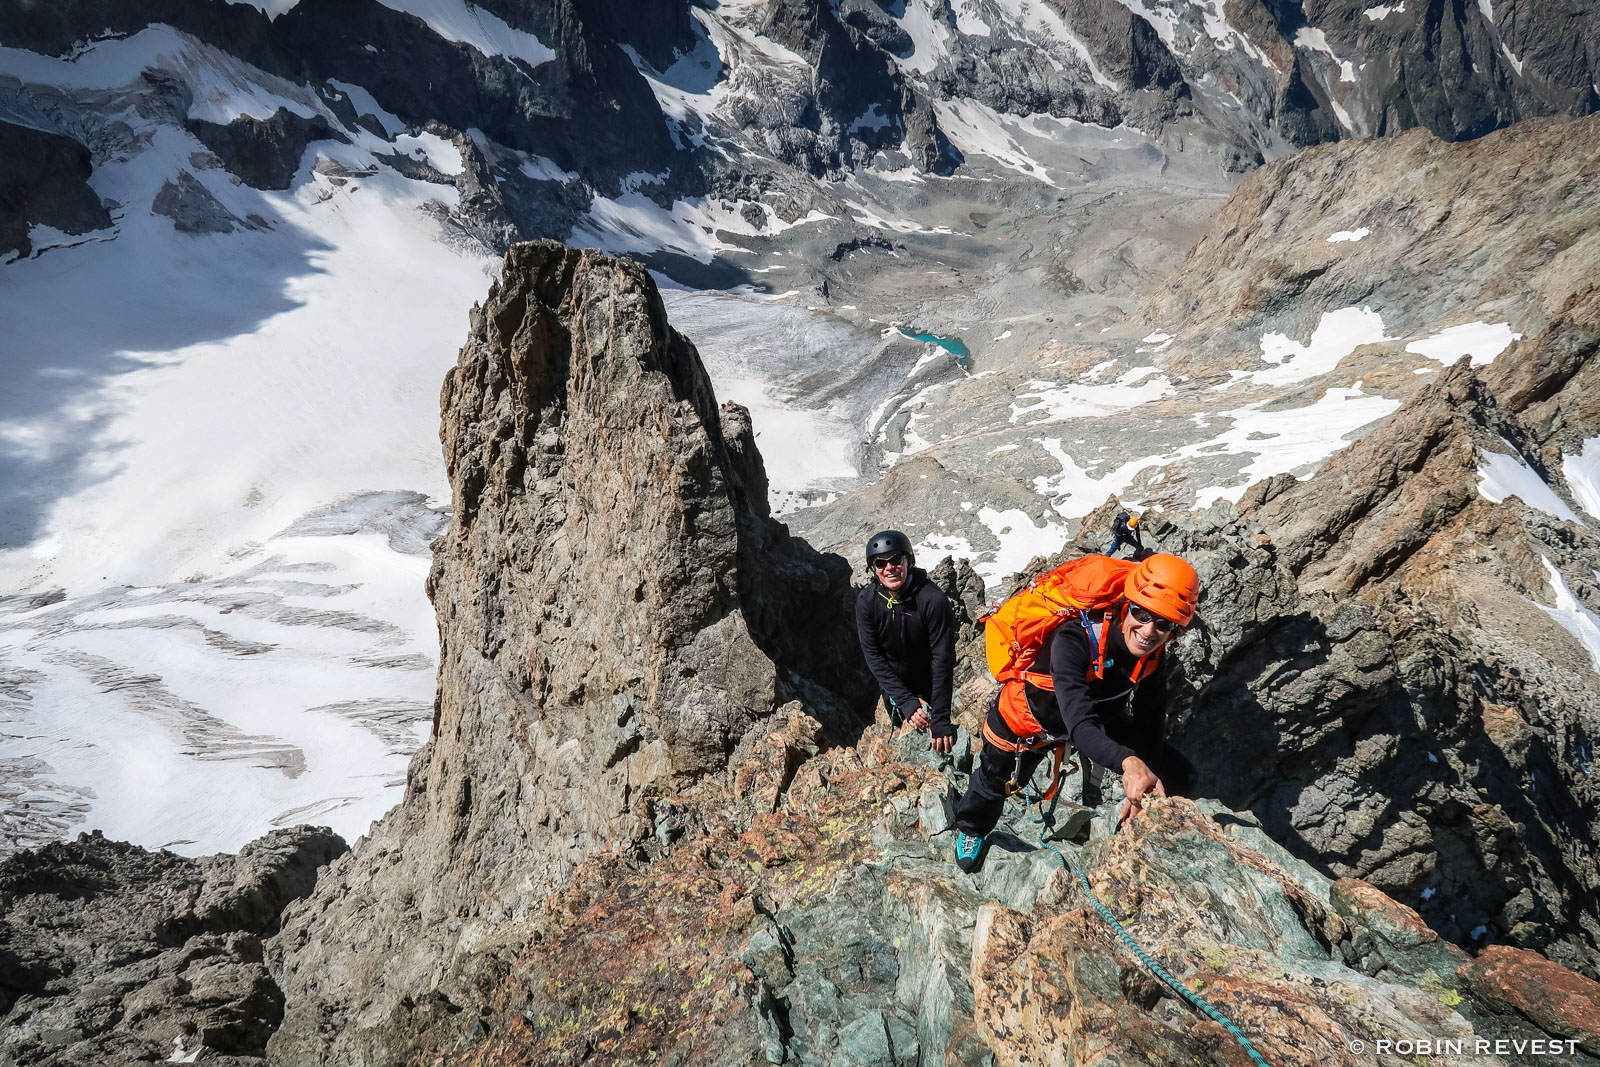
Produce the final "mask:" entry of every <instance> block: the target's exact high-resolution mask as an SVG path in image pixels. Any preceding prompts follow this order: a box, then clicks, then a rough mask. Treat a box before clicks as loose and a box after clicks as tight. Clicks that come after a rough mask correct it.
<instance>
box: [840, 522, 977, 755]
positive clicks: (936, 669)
mask: <svg viewBox="0 0 1600 1067" xmlns="http://www.w3.org/2000/svg"><path fill="white" fill-rule="evenodd" d="M916 562H917V561H916V557H915V556H914V555H913V554H912V551H911V542H910V541H908V540H907V539H906V535H905V534H903V533H901V532H900V531H899V530H884V531H882V532H880V533H875V534H873V535H872V536H871V537H870V538H868V539H867V571H868V573H869V574H870V576H871V581H869V582H868V583H867V585H866V587H865V588H863V589H862V590H861V592H860V593H859V594H857V596H856V634H857V636H858V637H859V638H860V640H861V651H862V653H863V654H864V655H865V656H866V657H867V666H868V667H869V668H871V670H872V674H873V677H875V678H876V679H877V680H878V686H879V688H881V689H882V690H883V703H884V706H885V707H887V708H888V709H889V718H890V720H891V721H892V722H893V723H894V724H895V725H896V726H899V725H900V724H901V723H902V722H905V723H909V724H910V725H911V726H912V727H913V728H914V729H918V730H927V731H928V744H929V746H930V747H932V748H933V750H934V751H936V752H949V751H950V750H951V748H953V747H954V746H955V740H956V728H955V726H954V725H953V724H952V723H951V722H950V693H951V689H952V688H953V686H952V679H953V677H954V674H955V664H956V623H955V613H954V612H953V611H952V610H951V608H950V600H949V598H947V597H946V596H945V595H944V591H943V590H941V589H940V588H939V587H938V586H936V585H934V584H933V583H932V582H930V581H928V573H927V572H926V571H924V570H923V569H922V568H920V567H918V566H917V565H916Z"/></svg>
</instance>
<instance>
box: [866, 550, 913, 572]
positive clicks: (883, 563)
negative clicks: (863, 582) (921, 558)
mask: <svg viewBox="0 0 1600 1067" xmlns="http://www.w3.org/2000/svg"><path fill="white" fill-rule="evenodd" d="M905 561H906V554H905V553H904V552H896V553H895V554H894V555H892V556H879V557H878V558H877V559H874V560H873V561H872V569H873V570H875V571H881V570H883V568H885V567H898V566H899V565H900V564H902V563H904V562H905Z"/></svg>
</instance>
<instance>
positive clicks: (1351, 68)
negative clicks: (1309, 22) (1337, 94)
mask: <svg viewBox="0 0 1600 1067" xmlns="http://www.w3.org/2000/svg"><path fill="white" fill-rule="evenodd" d="M1294 46H1295V47H1296V48H1304V49H1305V50H1306V51H1308V52H1321V53H1322V54H1323V55H1325V56H1328V57H1329V58H1331V59H1332V60H1333V61H1334V62H1335V63H1337V64H1339V80H1340V81H1342V82H1353V81H1355V80H1356V68H1355V64H1354V63H1351V62H1350V61H1349V60H1348V59H1340V58H1339V57H1338V56H1337V55H1336V54H1335V53H1334V51H1333V46H1332V45H1330V44H1328V37H1327V35H1326V34H1324V33H1323V32H1322V31H1321V30H1319V29H1317V28H1316V27H1315V26H1302V27H1300V30H1299V32H1298V33H1296V34H1295V35H1294Z"/></svg>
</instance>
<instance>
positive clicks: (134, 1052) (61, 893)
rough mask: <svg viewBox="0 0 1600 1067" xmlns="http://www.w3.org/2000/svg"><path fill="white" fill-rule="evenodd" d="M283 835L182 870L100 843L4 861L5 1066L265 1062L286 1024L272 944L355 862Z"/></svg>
mask: <svg viewBox="0 0 1600 1067" xmlns="http://www.w3.org/2000/svg"><path fill="white" fill-rule="evenodd" d="M345 850H346V848H345V843H344V841H343V840H341V839H340V838H339V837H338V836H336V835H334V834H332V833H330V832H328V831H327V830H325V829H313V828H311V827H304V826H300V827H295V828H293V829H288V830H275V831H273V832H272V833H270V834H268V835H267V836H265V837H263V838H260V839H259V840H257V841H253V842H251V843H250V844H249V845H246V846H245V847H244V848H243V849H242V850H241V851H240V852H239V854H238V855H218V856H206V857H202V858H201V859H199V860H191V859H184V858H182V857H180V856H175V855H173V854H172V853H170V852H147V851H145V850H144V849H139V848H135V847H133V846H131V845H126V844H119V843H116V842H111V841H107V840H106V839H105V838H103V837H101V836H100V834H99V833H98V832H96V833H95V834H93V835H89V834H82V835H79V837H78V839H77V840H76V841H71V842H57V843H55V844H50V845H46V846H44V847H43V848H41V849H39V850H38V851H36V852H23V853H19V854H18V855H16V856H12V857H10V858H8V859H6V860H5V861H3V862H0V963H3V964H4V966H3V967H0V1063H3V1064H6V1065H7V1067H11V1065H14V1064H35V1063H51V1064H108V1063H146V1062H157V1061H161V1060H167V1059H169V1058H170V1059H171V1060H172V1061H174V1062H194V1061H193V1060H192V1059H191V1060H184V1059H182V1057H183V1056H185V1055H186V1054H188V1055H191V1056H192V1055H197V1054H198V1053H199V1050H200V1049H202V1048H204V1049H205V1050H206V1051H207V1058H206V1062H208V1063H219V1064H233V1063H241V1064H242V1063H260V1062H262V1056H263V1055H264V1053H265V1050H266V1043H267V1038H268V1036H270V1035H271V1033H272V1031H273V1030H274V1029H275V1028H276V1027H277V1025H278V1023H279V1022H280V1021H281V1020H282V1018H283V993H282V992H281V991H280V990H279V988H278V986H277V984H276V983H275V982H274V981H273V980H272V978H271V977H270V976H269V975H268V973H267V968H266V964H265V962H264V958H263V948H262V943H263V941H264V940H265V939H266V938H268V937H270V936H271V935H272V934H274V933H276V932H277V929H278V916H279V914H280V913H281V912H282V911H283V908H284V905H285V904H287V903H288V902H289V901H290V900H293V899H294V898H296V897H301V896H304V895H305V894H306V893H308V892H310V890H311V887H312V885H313V884H314V883H315V882H316V878H317V872H318V870H319V869H320V868H322V867H324V866H326V865H327V864H328V863H329V862H330V861H331V860H333V859H334V858H335V857H336V856H339V855H340V854H342V853H343V852H345Z"/></svg>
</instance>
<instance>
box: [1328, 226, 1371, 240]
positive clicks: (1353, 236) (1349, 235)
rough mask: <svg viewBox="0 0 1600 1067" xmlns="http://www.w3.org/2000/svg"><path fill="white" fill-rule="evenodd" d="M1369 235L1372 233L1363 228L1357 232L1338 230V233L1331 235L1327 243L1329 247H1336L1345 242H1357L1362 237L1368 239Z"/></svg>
mask: <svg viewBox="0 0 1600 1067" xmlns="http://www.w3.org/2000/svg"><path fill="white" fill-rule="evenodd" d="M1371 234H1372V231H1371V230H1370V229H1368V228H1367V227H1365V226H1363V227H1361V228H1360V229H1358V230H1340V231H1339V232H1338V233H1336V234H1333V235H1331V236H1330V237H1329V238H1328V243H1329V244H1331V245H1336V244H1342V243H1344V242H1345V241H1359V240H1361V239H1362V238H1363V237H1368V236H1370V235H1371Z"/></svg>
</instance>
